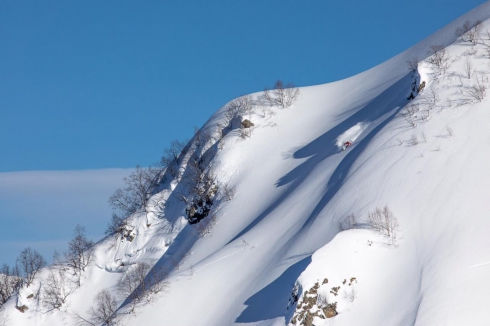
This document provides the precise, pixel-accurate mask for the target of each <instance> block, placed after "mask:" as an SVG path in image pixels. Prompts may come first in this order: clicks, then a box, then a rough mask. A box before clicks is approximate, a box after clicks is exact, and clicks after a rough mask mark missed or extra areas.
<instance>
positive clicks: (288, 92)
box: [259, 80, 299, 108]
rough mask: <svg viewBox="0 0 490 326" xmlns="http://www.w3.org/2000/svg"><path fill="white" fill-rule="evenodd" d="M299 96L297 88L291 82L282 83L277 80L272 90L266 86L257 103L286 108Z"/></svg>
mask: <svg viewBox="0 0 490 326" xmlns="http://www.w3.org/2000/svg"><path fill="white" fill-rule="evenodd" d="M298 96H299V89H298V88H296V87H295V86H294V84H292V83H288V84H287V85H284V84H283V82H282V81H280V80H278V81H277V82H276V83H275V84H274V88H273V89H272V90H270V89H268V88H266V89H265V90H264V93H263V95H262V96H261V97H260V98H259V103H260V104H261V105H265V106H280V107H282V108H287V107H290V106H291V105H293V103H294V102H295V101H296V99H297V98H298Z"/></svg>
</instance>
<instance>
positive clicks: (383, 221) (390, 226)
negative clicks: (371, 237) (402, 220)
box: [368, 206, 399, 245]
mask: <svg viewBox="0 0 490 326" xmlns="http://www.w3.org/2000/svg"><path fill="white" fill-rule="evenodd" d="M368 224H369V226H370V227H371V229H373V230H374V231H376V232H378V233H379V234H381V235H383V236H385V237H387V238H388V239H389V241H390V244H392V245H394V244H395V241H396V237H397V231H398V226H399V225H398V220H397V218H396V217H395V215H393V212H392V211H391V210H390V209H389V208H388V206H385V207H384V208H383V209H381V208H376V209H375V210H374V211H373V212H370V213H369V215H368Z"/></svg>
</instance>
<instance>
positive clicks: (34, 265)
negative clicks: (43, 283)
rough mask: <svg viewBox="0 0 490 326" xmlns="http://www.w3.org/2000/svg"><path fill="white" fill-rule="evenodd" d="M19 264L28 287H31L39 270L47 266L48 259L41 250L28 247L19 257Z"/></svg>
mask: <svg viewBox="0 0 490 326" xmlns="http://www.w3.org/2000/svg"><path fill="white" fill-rule="evenodd" d="M17 264H19V266H20V271H21V273H22V276H23V278H24V282H25V285H26V287H29V286H30V285H31V284H32V282H33V281H34V278H35V277H36V274H37V273H38V272H39V270H40V269H41V268H43V267H44V266H46V260H45V259H44V258H43V256H42V255H41V254H40V253H39V252H37V251H36V250H34V249H32V248H30V247H28V248H26V249H24V250H22V252H21V253H20V255H19V257H17Z"/></svg>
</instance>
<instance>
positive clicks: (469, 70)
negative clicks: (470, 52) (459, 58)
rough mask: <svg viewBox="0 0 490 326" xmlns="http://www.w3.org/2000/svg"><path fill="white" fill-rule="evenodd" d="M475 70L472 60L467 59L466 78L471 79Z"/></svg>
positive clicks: (465, 62) (465, 66)
mask: <svg viewBox="0 0 490 326" xmlns="http://www.w3.org/2000/svg"><path fill="white" fill-rule="evenodd" d="M473 72H474V68H473V64H472V63H471V60H470V59H469V58H468V57H466V59H465V61H464V75H465V77H466V78H468V79H471V76H472V75H473Z"/></svg>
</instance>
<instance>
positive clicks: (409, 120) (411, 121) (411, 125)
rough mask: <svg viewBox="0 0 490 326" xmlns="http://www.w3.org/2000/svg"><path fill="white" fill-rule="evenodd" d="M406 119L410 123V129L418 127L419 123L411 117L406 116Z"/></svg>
mask: <svg viewBox="0 0 490 326" xmlns="http://www.w3.org/2000/svg"><path fill="white" fill-rule="evenodd" d="M404 118H405V121H406V122H408V124H409V125H410V127H412V128H415V127H417V123H416V122H415V121H414V120H413V118H412V117H411V116H409V115H405V116H404Z"/></svg>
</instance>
